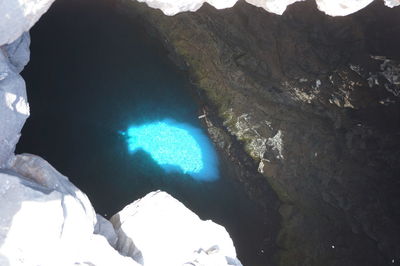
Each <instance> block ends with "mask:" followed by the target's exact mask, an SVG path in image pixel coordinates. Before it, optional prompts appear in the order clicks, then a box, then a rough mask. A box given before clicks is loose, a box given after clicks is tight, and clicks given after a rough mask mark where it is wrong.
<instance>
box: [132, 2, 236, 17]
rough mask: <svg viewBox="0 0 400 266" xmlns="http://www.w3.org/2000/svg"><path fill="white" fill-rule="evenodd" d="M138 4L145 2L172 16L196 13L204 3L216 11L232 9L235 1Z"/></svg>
mask: <svg viewBox="0 0 400 266" xmlns="http://www.w3.org/2000/svg"><path fill="white" fill-rule="evenodd" d="M138 2H145V3H146V4H147V5H148V6H149V7H151V8H157V9H161V11H162V12H163V13H164V14H165V15H167V16H173V15H176V14H178V13H181V12H185V11H192V12H194V11H196V10H198V9H199V8H200V7H201V6H202V5H203V4H204V3H209V4H210V5H212V6H214V7H215V8H217V9H222V8H229V7H232V6H233V5H234V4H235V3H236V2H237V0H158V1H148V0H138Z"/></svg>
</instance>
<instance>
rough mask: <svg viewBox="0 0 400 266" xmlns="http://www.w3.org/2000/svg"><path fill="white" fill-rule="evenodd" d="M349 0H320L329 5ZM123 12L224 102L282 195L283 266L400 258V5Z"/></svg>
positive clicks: (223, 123) (221, 115)
mask: <svg viewBox="0 0 400 266" xmlns="http://www.w3.org/2000/svg"><path fill="white" fill-rule="evenodd" d="M339 2H340V1H329V3H328V1H318V3H319V8H320V9H324V10H325V11H326V10H327V9H325V8H328V7H327V6H325V7H323V3H325V4H332V5H333V4H335V3H336V4H337V3H339ZM351 2H352V1H349V2H347V1H346V3H351ZM354 2H358V4H360V6H361V4H362V5H366V4H368V2H370V1H354ZM386 4H388V2H386ZM360 6H359V7H360ZM357 8H358V7H357ZM328 9H329V8H328ZM121 10H123V11H124V12H128V13H130V14H132V16H139V17H140V19H142V20H143V22H144V24H145V25H147V26H148V27H149V30H151V31H152V32H153V34H155V35H157V36H159V37H160V39H161V40H163V41H164V42H165V45H166V47H168V48H169V49H170V50H171V56H172V57H173V58H174V59H175V60H176V62H177V63H179V64H180V65H181V66H185V67H187V68H188V70H189V72H190V74H191V75H192V78H193V81H194V82H195V83H196V85H197V86H198V87H199V88H200V89H201V90H202V92H204V93H205V94H206V97H207V100H208V102H209V106H210V107H211V108H210V110H216V111H215V112H212V111H210V113H209V114H208V116H209V117H218V119H219V121H220V123H219V129H220V130H221V131H224V132H229V134H231V135H233V136H235V137H236V138H237V139H238V140H239V141H241V142H242V144H243V147H244V149H245V150H246V152H247V154H248V155H249V156H251V157H252V158H253V160H254V161H255V162H256V163H257V165H258V166H257V168H258V170H259V172H261V173H262V174H263V175H264V177H265V178H266V179H267V180H268V182H269V184H270V185H271V186H272V188H273V189H274V190H275V192H276V193H277V194H278V196H279V198H280V200H281V201H282V205H281V208H280V213H281V215H282V218H283V222H282V228H281V231H280V234H279V237H278V239H277V243H278V245H279V246H280V247H281V248H282V251H281V252H280V254H279V259H278V261H277V264H280V265H387V264H391V263H392V260H394V261H396V260H397V258H398V257H400V253H399V252H400V246H399V243H398V237H397V236H398V235H400V227H399V224H400V213H399V210H400V208H399V207H400V206H399V202H400V201H399V195H398V191H399V189H400V187H399V182H398V176H399V174H400V163H399V158H400V157H399V156H400V154H399V151H400V143H399V140H398V136H399V134H400V129H399V125H400V116H399V114H400V104H399V101H400V99H399V83H398V69H399V59H400V54H399V51H398V47H399V46H400V40H399V39H398V36H400V34H399V29H398V28H396V27H397V26H396V25H399V18H400V13H399V12H400V9H398V8H394V9H389V8H386V7H384V6H383V2H374V3H371V4H370V5H368V6H367V7H366V8H364V9H363V10H361V11H360V12H358V13H356V14H354V15H351V16H347V17H341V18H331V17H328V16H326V15H324V14H323V13H322V12H319V10H318V8H317V6H316V5H315V4H314V3H313V2H299V3H295V4H293V5H291V6H290V7H289V8H288V10H286V12H285V13H284V14H283V15H282V16H276V15H273V14H269V13H267V12H265V11H263V10H261V9H258V8H256V7H254V6H250V5H248V4H246V3H243V2H240V3H237V4H236V5H235V6H234V7H233V8H232V9H227V10H222V11H221V10H219V11H217V10H215V9H214V8H212V7H210V6H203V7H202V8H201V9H199V10H198V11H197V12H196V13H185V14H178V15H176V16H174V17H166V16H162V14H161V12H159V11H157V10H151V9H149V8H147V7H146V6H144V5H141V4H137V3H135V2H132V1H129V0H124V1H122V4H121ZM337 14H339V13H337ZM218 119H217V120H216V121H217V122H218ZM216 124H218V123H216ZM216 124H215V125H216ZM213 132H216V131H215V130H214V129H213ZM212 135H213V134H212ZM218 136H219V135H218V134H214V137H215V140H216V141H217V142H218V144H221V143H222V142H220V141H221V140H220V139H218ZM228 146H229V144H226V143H225V144H221V145H220V147H228ZM239 163H240V162H239ZM241 181H242V182H244V183H246V182H251V181H249V180H241Z"/></svg>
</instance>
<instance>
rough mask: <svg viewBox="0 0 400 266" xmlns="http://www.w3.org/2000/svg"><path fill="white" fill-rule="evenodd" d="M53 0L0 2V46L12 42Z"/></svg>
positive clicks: (33, 22) (30, 25)
mask: <svg viewBox="0 0 400 266" xmlns="http://www.w3.org/2000/svg"><path fill="white" fill-rule="evenodd" d="M53 2H54V0H35V1H33V0H20V1H1V2H0V10H1V11H0V46H2V45H4V44H8V43H12V42H14V41H15V40H16V39H18V38H19V37H20V36H21V35H22V34H23V33H24V32H27V31H28V30H29V29H30V28H31V27H32V26H33V25H34V24H35V23H36V22H37V21H38V20H39V18H40V17H41V16H42V15H43V14H44V13H45V12H46V11H47V10H48V9H49V7H50V6H51V4H52V3H53Z"/></svg>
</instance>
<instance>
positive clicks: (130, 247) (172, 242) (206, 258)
mask: <svg viewBox="0 0 400 266" xmlns="http://www.w3.org/2000/svg"><path fill="white" fill-rule="evenodd" d="M111 222H112V224H113V225H114V228H115V230H116V232H117V234H118V242H117V249H118V250H119V251H120V252H121V254H123V255H126V256H130V257H132V258H133V259H135V260H136V261H138V262H140V263H141V264H143V265H146V266H158V265H171V266H172V265H219V266H222V265H241V263H240V262H239V260H237V259H236V252H235V247H234V246H233V242H232V239H231V238H230V237H229V234H228V232H227V231H226V230H225V228H224V227H222V226H220V225H218V224H216V223H214V222H212V221H209V220H208V221H202V220H200V218H199V217H198V216H197V215H196V214H195V213H193V212H191V211H190V210H189V209H187V208H186V207H185V206H184V205H183V204H182V203H180V202H179V201H178V200H176V199H174V198H173V197H172V196H170V195H169V194H167V193H165V192H162V191H156V192H151V193H149V194H148V195H146V196H145V197H144V198H141V199H139V200H137V201H135V202H134V203H131V204H129V205H128V206H126V207H125V208H124V209H123V210H122V211H120V212H119V213H117V214H116V215H114V216H113V217H112V218H111Z"/></svg>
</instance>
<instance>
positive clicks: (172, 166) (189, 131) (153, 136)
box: [122, 119, 219, 181]
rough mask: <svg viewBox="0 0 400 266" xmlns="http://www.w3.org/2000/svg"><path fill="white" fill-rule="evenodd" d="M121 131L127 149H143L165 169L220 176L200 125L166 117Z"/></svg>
mask: <svg viewBox="0 0 400 266" xmlns="http://www.w3.org/2000/svg"><path fill="white" fill-rule="evenodd" d="M122 134H123V135H124V136H126V141H127V144H128V149H129V151H130V152H132V153H135V152H137V151H138V150H143V151H145V152H146V153H148V154H149V155H150V156H151V158H152V159H153V160H154V161H156V162H157V164H158V165H159V166H161V168H163V169H164V170H165V171H166V172H168V173H173V172H175V173H184V174H187V175H189V176H190V177H192V178H194V179H196V180H201V181H214V180H216V179H218V177H219V174H218V161H217V155H216V152H215V150H214V147H213V146H212V144H211V142H210V140H209V139H208V138H207V136H206V135H205V134H204V133H203V132H202V131H201V130H200V129H199V128H195V127H193V126H190V125H188V124H183V123H178V122H176V121H174V120H172V119H165V120H162V121H155V122H151V123H148V124H144V125H140V126H131V127H129V128H128V130H126V131H124V132H122Z"/></svg>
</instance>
